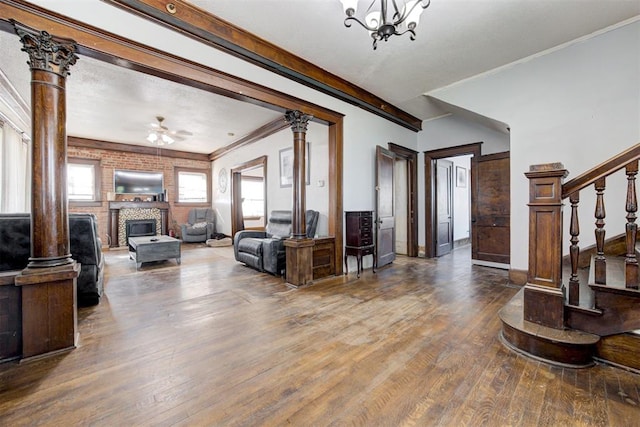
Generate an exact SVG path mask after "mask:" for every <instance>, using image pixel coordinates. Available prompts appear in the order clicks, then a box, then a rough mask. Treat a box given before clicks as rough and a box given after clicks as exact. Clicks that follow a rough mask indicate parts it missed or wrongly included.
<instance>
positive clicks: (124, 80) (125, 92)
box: [0, 31, 282, 154]
mask: <svg viewBox="0 0 640 427" xmlns="http://www.w3.org/2000/svg"><path fill="white" fill-rule="evenodd" d="M20 48H21V44H20V41H19V40H18V37H17V36H16V35H14V34H10V33H5V32H2V31H0V52H2V53H3V62H2V64H0V70H1V71H2V72H3V73H4V74H5V75H6V76H7V78H8V79H9V81H10V82H11V84H12V85H13V86H14V87H15V89H16V91H17V92H18V93H19V94H20V96H22V97H23V98H24V99H25V100H26V102H27V104H28V103H29V99H30V83H29V81H30V73H29V67H28V65H27V64H26V61H27V60H28V56H27V54H26V53H24V52H21V51H20ZM156 116H163V117H164V118H165V120H164V122H163V124H164V125H165V126H167V127H168V128H169V130H170V131H173V132H179V131H181V130H183V131H187V132H190V133H192V135H190V136H186V137H185V139H184V140H182V141H176V142H174V143H173V144H171V145H166V146H163V148H166V149H170V150H180V151H189V152H194V153H206V154H208V153H211V152H212V151H214V150H216V149H217V148H220V147H223V146H225V145H228V144H230V143H232V142H233V141H235V140H237V139H239V138H241V137H243V136H245V135H247V134H249V133H251V132H252V131H254V130H255V129H257V128H259V127H260V126H262V125H264V124H267V123H269V122H271V121H273V120H276V119H277V118H278V117H282V113H279V112H277V111H273V110H269V109H267V108H264V107H259V106H256V105H253V104H249V103H245V102H240V101H236V100H233V99H231V98H226V97H223V96H219V95H214V94H212V93H210V92H206V91H203V90H200V89H195V88H192V87H188V86H185V85H181V84H178V83H175V82H172V81H168V80H164V79H160V78H157V77H154V76H150V75H147V74H143V73H140V72H135V71H131V70H128V69H125V68H122V67H118V66H115V65H112V64H109V63H106V62H102V61H98V60H95V59H92V58H88V57H86V56H82V57H80V58H79V59H78V61H77V62H76V64H75V65H73V66H72V67H71V69H70V75H69V77H68V78H67V135H69V136H76V137H81V138H90V139H98V140H103V141H109V142H117V143H126V144H132V145H146V146H149V145H150V143H149V142H147V140H146V137H147V135H148V132H149V130H150V129H151V124H152V123H157V120H156ZM229 133H232V134H233V135H229ZM178 135H179V136H180V134H178Z"/></svg>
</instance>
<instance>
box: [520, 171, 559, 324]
mask: <svg viewBox="0 0 640 427" xmlns="http://www.w3.org/2000/svg"><path fill="white" fill-rule="evenodd" d="M567 174H568V171H567V170H566V169H564V166H563V165H562V163H548V164H543V165H534V166H531V167H530V168H529V172H527V173H525V175H526V177H527V178H529V270H528V273H527V284H526V285H525V288H524V319H525V320H527V321H529V322H534V323H538V324H540V325H544V326H548V327H551V328H556V329H563V327H564V291H563V287H562V183H563V180H564V178H565V177H566V176H567Z"/></svg>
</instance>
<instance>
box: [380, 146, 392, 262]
mask: <svg viewBox="0 0 640 427" xmlns="http://www.w3.org/2000/svg"><path fill="white" fill-rule="evenodd" d="M395 162H396V155H395V153H393V152H392V151H389V150H386V149H384V148H382V147H380V146H378V147H376V253H377V264H378V267H382V266H383V265H387V264H390V263H391V262H393V260H394V259H396V253H395V241H396V236H395V234H396V233H395V230H396V229H395V226H396V225H395V217H394V209H393V197H394V195H393V171H394V165H395Z"/></svg>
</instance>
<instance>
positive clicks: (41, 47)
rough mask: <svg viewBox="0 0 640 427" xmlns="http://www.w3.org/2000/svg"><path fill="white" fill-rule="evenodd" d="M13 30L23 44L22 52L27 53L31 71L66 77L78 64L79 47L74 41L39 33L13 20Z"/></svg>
mask: <svg viewBox="0 0 640 427" xmlns="http://www.w3.org/2000/svg"><path fill="white" fill-rule="evenodd" d="M11 23H12V24H13V28H14V29H15V31H16V34H17V35H18V37H20V41H21V42H22V49H21V50H22V51H23V52H27V54H28V55H29V61H27V64H28V65H29V67H30V68H31V70H44V71H50V72H52V73H56V74H59V75H61V76H62V77H66V76H67V75H68V74H69V67H70V66H72V65H73V64H75V63H76V60H77V59H78V57H77V56H76V53H75V52H76V49H77V45H76V43H75V42H74V41H73V40H69V39H63V38H59V37H53V36H52V35H51V34H49V33H48V32H46V31H38V30H35V29H33V28H30V27H27V26H26V25H23V24H20V23H19V22H17V21H14V20H11Z"/></svg>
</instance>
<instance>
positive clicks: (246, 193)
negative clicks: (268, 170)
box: [241, 175, 264, 219]
mask: <svg viewBox="0 0 640 427" xmlns="http://www.w3.org/2000/svg"><path fill="white" fill-rule="evenodd" d="M241 192H242V216H243V217H244V218H245V219H252V218H260V217H262V216H264V181H263V179H262V178H261V177H255V176H244V175H243V176H242V188H241Z"/></svg>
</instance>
